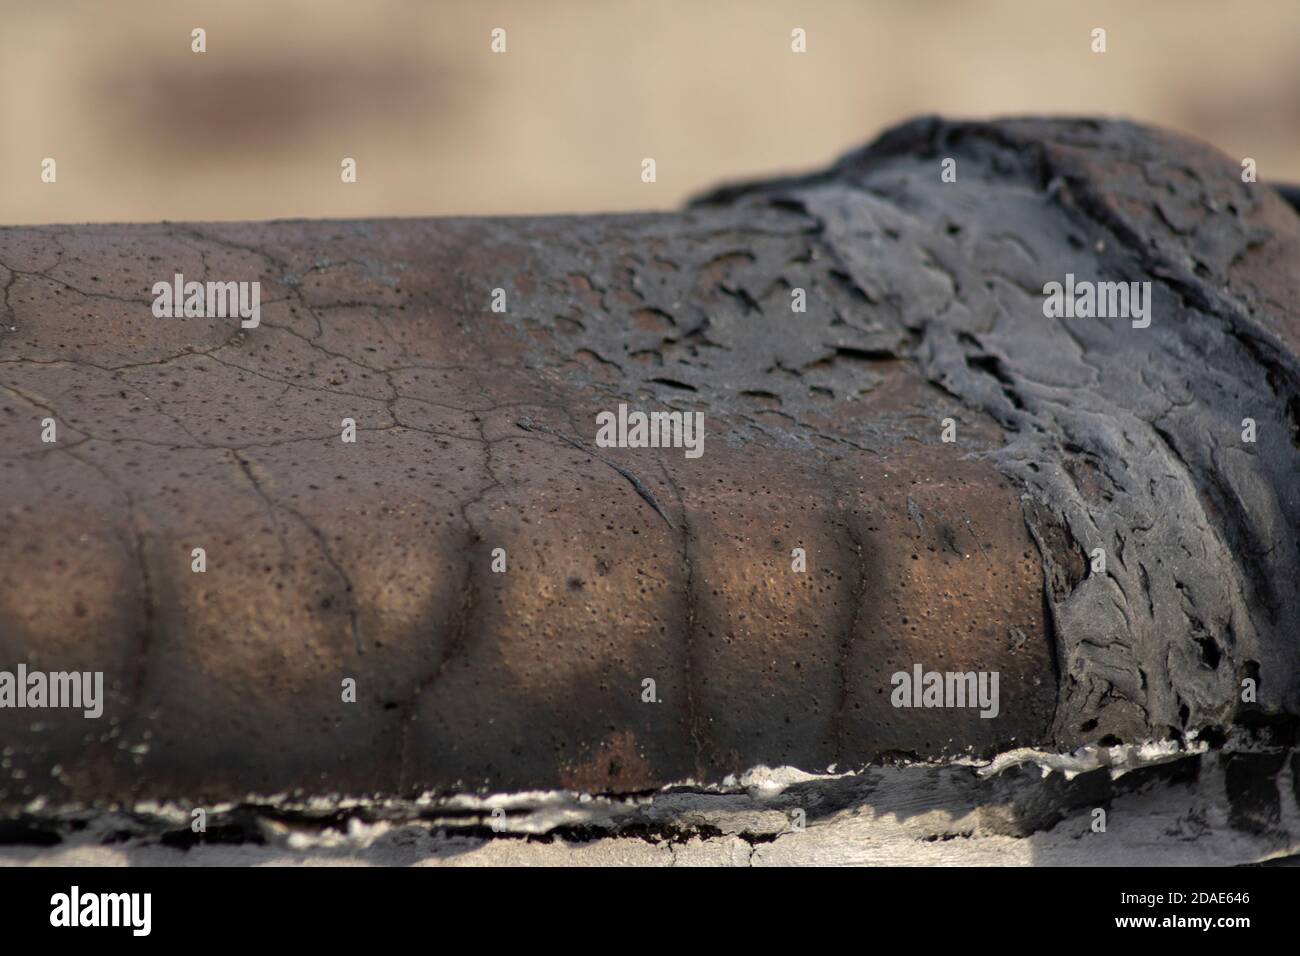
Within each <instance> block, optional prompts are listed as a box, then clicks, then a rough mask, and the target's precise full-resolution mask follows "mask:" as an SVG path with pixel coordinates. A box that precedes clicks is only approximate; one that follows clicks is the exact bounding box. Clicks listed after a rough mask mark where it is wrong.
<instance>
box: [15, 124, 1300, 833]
mask: <svg viewBox="0 0 1300 956" xmlns="http://www.w3.org/2000/svg"><path fill="white" fill-rule="evenodd" d="M946 158H952V159H955V160H956V164H955V169H956V172H957V177H956V181H955V182H944V181H943V179H942V177H941V172H942V163H943V160H944V159H946ZM1298 240H1300V219H1298V218H1297V216H1296V214H1295V213H1294V212H1293V211H1292V209H1291V208H1290V207H1289V206H1287V205H1286V203H1285V202H1283V201H1282V199H1281V198H1279V196H1278V195H1277V194H1276V193H1275V192H1274V191H1272V190H1271V189H1270V188H1269V187H1267V186H1265V185H1262V184H1246V183H1243V182H1242V181H1241V177H1240V169H1239V167H1238V166H1237V164H1236V163H1235V162H1234V161H1233V160H1230V159H1228V158H1226V157H1223V156H1221V155H1219V154H1217V153H1215V152H1213V151H1210V150H1208V149H1206V148H1204V147H1201V146H1199V145H1197V144H1194V143H1191V142H1188V141H1186V140H1183V139H1179V138H1176V137H1173V136H1170V135H1167V134H1163V133H1158V132H1153V131H1150V130H1146V129H1143V128H1140V127H1137V126H1132V125H1126V124H1121V123H1098V122H1085V121H1078V122H1057V121H1035V120H1027V121H1013V122H1005V123H996V124H978V123H946V122H942V121H938V120H921V121H917V122H913V123H910V124H908V125H905V126H903V127H900V128H898V129H896V130H893V131H892V132H890V133H888V134H886V135H885V136H884V137H882V138H881V139H880V140H878V141H877V142H876V143H874V144H873V145H871V146H869V147H867V148H865V149H863V150H861V151H859V152H856V153H854V154H852V155H849V156H847V157H846V158H844V159H843V160H842V161H840V162H839V163H837V164H836V165H835V166H833V167H832V168H831V169H829V170H828V171H826V172H824V173H821V174H818V175H815V176H809V177H806V178H799V179H788V180H781V181H776V182H768V183H760V184H754V185H746V186H738V187H731V188H727V189H723V190H719V191H718V192H716V193H714V194H712V195H710V196H708V197H705V198H704V199H702V200H701V201H700V202H698V203H697V204H695V205H694V206H692V207H691V208H689V209H687V210H685V211H683V212H680V213H675V214H656V215H621V216H607V217H606V216H599V217H580V218H564V217H556V218H541V219H447V220H392V221H388V220H385V221H349V222H329V221H322V222H275V223H241V224H220V225H215V224H161V225H148V226H84V227H82V226H69V227H42V228H10V229H4V230H0V282H2V283H3V288H4V304H3V313H2V316H3V321H2V325H3V329H2V330H0V488H3V493H2V498H0V574H2V575H3V586H0V667H3V668H5V669H8V670H13V668H14V667H15V666H17V664H19V663H23V664H25V665H26V667H28V668H29V669H32V670H43V671H64V670H68V671H80V672H84V671H103V672H104V675H105V677H104V679H105V691H104V700H103V714H102V716H101V717H99V718H97V719H88V718H86V717H84V716H83V715H82V713H81V711H74V710H70V709H45V710H40V711H37V710H27V709H15V708H6V709H0V743H2V744H3V764H2V765H0V804H3V805H5V806H8V807H11V808H16V807H19V806H24V805H30V802H31V801H33V800H34V799H36V798H45V800H46V801H47V802H48V803H49V804H51V805H59V804H77V803H80V804H100V803H105V802H109V801H130V800H136V801H138V800H146V799H150V800H158V799H175V800H188V801H195V802H197V801H215V800H233V801H238V800H241V799H243V798H245V797H246V796H247V795H249V794H259V793H260V794H268V793H286V792H290V793H296V794H303V795H308V796H310V795H313V794H321V795H326V794H328V795H338V794H354V795H368V796H374V795H381V796H394V797H405V798H410V797H413V796H416V795H418V794H420V793H423V792H426V791H434V792H437V793H443V794H445V793H449V792H454V791H494V792H496V791H507V790H520V789H549V788H563V789H572V790H580V791H592V792H603V793H627V792H633V791H644V790H649V789H653V788H657V787H661V786H663V785H666V784H670V783H673V782H680V781H685V780H694V781H697V782H700V783H704V782H716V781H720V780H722V779H723V778H724V777H725V776H726V775H728V774H736V773H740V772H743V771H745V770H747V769H748V768H751V767H753V766H755V765H759V764H766V765H769V766H782V765H789V766H794V767H798V768H802V769H804V770H810V771H822V770H825V769H826V768H828V767H832V766H834V767H836V768H838V769H840V770H844V769H852V768H860V767H863V766H865V765H867V764H869V763H880V762H888V761H890V760H894V759H897V758H903V757H906V758H939V759H943V758H952V757H957V756H963V755H965V756H977V757H984V758H987V757H991V756H993V755H994V754H996V753H999V752H1003V751H1007V750H1010V749H1013V748H1016V747H1024V746H1036V747H1039V748H1042V749H1045V750H1061V749H1071V748H1074V747H1077V746H1080V745H1083V744H1089V743H1102V744H1113V743H1120V742H1122V743H1126V744H1130V743H1140V742H1144V741H1152V740H1154V741H1163V740H1169V739H1183V738H1185V737H1186V736H1187V735H1188V734H1189V733H1191V732H1193V731H1195V732H1198V733H1200V734H1202V736H1203V737H1206V736H1208V737H1210V738H1213V739H1217V737H1216V736H1215V735H1222V734H1224V733H1226V732H1227V731H1228V730H1229V728H1230V727H1231V726H1232V725H1233V724H1234V723H1236V722H1240V721H1243V720H1251V719H1254V720H1256V721H1260V720H1275V719H1286V718H1287V715H1290V716H1294V715H1295V714H1296V713H1297V712H1298V711H1300V704H1298V703H1297V681H1298V675H1297V658H1298V657H1300V652H1298V651H1297V641H1298V640H1300V637H1298V634H1300V629H1298V625H1300V603H1298V602H1300V587H1298V586H1297V584H1298V583H1300V549H1298V547H1297V529H1300V481H1297V465H1300V397H1298V396H1300V363H1298V362H1297V358H1296V356H1297V353H1300V308H1298V307H1297V304H1296V303H1297V302H1300V269H1298V268H1297V253H1298V252H1300V242H1298ZM177 273H180V274H183V275H184V277H185V278H186V279H187V280H197V281H221V282H227V281H230V282H251V281H258V282H260V283H261V286H260V289H261V306H260V309H261V314H260V321H259V323H258V324H257V325H256V327H251V328H244V327H242V325H241V322H240V321H239V319H238V318H237V317H236V318H203V317H191V318H184V317H181V318H172V317H166V318H158V317H155V315H154V314H153V311H152V309H151V306H152V304H153V302H154V298H155V296H154V293H153V291H152V289H153V286H154V283H156V282H159V281H164V282H170V281H171V280H172V277H173V276H174V275H175V274H177ZM1067 275H1070V276H1073V277H1075V278H1077V279H1079V280H1089V281H1124V282H1150V295H1149V298H1148V300H1147V303H1146V305H1147V306H1149V325H1146V326H1142V325H1141V323H1140V322H1138V321H1136V320H1135V321H1130V320H1129V319H1128V318H1124V317H1120V318H1105V319H1101V318H1089V317H1082V318H1059V317H1048V316H1047V315H1045V314H1044V298H1045V297H1044V294H1043V288H1044V285H1045V284H1047V283H1050V282H1061V283H1064V282H1066V277H1067ZM497 289H500V290H503V292H504V296H502V295H500V294H494V290H497ZM799 290H802V293H803V297H804V301H805V302H806V310H805V311H802V312H799V311H795V310H794V309H793V308H792V305H793V303H794V302H795V301H796V299H797V298H798V292H799ZM494 298H495V299H496V301H498V302H504V304H505V311H504V312H496V311H493V309H492V304H493V301H494ZM620 404H626V405H627V406H628V407H629V408H630V409H634V410H635V409H640V410H643V411H654V410H660V411H667V410H679V411H682V412H686V413H695V412H702V413H703V416H704V418H703V421H704V442H703V454H702V455H701V456H700V457H698V458H693V457H688V456H687V455H686V454H684V453H683V450H682V449H681V448H604V447H600V448H598V447H597V446H596V442H595V437H596V432H597V424H596V416H597V415H598V414H599V413H600V412H602V411H612V412H616V411H617V409H618V406H619V405H620ZM1246 418H1250V419H1253V420H1254V422H1255V423H1256V427H1257V432H1258V439H1257V441H1255V442H1254V443H1249V442H1244V441H1243V439H1242V433H1243V424H1242V422H1243V419H1246ZM46 419H53V420H54V422H55V423H56V428H57V440H56V441H54V442H53V443H50V442H45V441H43V440H42V434H43V421H44V420H46ZM344 419H352V420H354V421H355V424H356V441H355V442H354V443H350V442H345V441H343V440H341V435H342V432H343V427H344V426H343V421H344ZM945 419H951V420H952V421H951V430H950V434H951V435H953V436H955V441H952V442H945V441H943V440H942V436H943V434H944V431H945V424H946V423H945ZM196 548H202V549H203V550H204V555H205V560H206V570H205V571H203V572H202V573H198V572H196V571H194V570H193V566H194V565H193V562H194V557H193V554H194V549H196ZM496 549H504V555H503V556H502V555H500V552H496ZM795 549H803V550H804V553H805V554H806V562H807V564H806V571H803V572H800V571H797V570H794V567H793V564H794V562H795V560H796V559H795V557H794V556H793V552H794V551H795ZM1095 549H1102V552H1103V555H1104V559H1105V570H1104V571H1100V570H1094V569H1093V566H1092V565H1093V562H1094V551H1095ZM494 552H495V558H501V559H503V560H504V563H505V570H504V571H503V572H499V571H495V570H494V569H493V564H494V559H495V558H494ZM498 566H499V563H498ZM917 665H920V666H921V667H922V668H923V669H924V670H926V671H940V672H968V671H973V672H981V673H996V674H997V675H998V676H999V685H998V687H999V690H998V707H997V713H996V716H981V713H980V711H979V710H978V709H976V708H972V707H964V708H962V707H933V708H927V707H911V708H907V707H895V706H893V703H892V698H893V692H894V690H895V684H894V681H893V680H892V676H893V675H894V674H895V673H897V672H905V673H907V674H909V675H910V674H911V673H913V669H914V667H916V666H917ZM647 679H650V680H653V681H654V685H653V694H652V695H650V696H651V697H653V698H657V702H647V691H646V689H645V688H646V685H645V683H644V682H645V681H646V680H647ZM1246 679H1250V680H1252V681H1254V682H1255V684H1256V685H1257V702H1255V703H1249V702H1245V703H1243V701H1242V682H1243V680H1246ZM347 680H352V681H355V688H356V700H355V702H347V701H345V700H344V699H343V698H344V690H343V687H344V682H345V681H347ZM1207 732H1208V734H1207ZM1276 769H1277V768H1274V770H1276Z"/></svg>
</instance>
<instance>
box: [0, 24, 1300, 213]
mask: <svg viewBox="0 0 1300 956" xmlns="http://www.w3.org/2000/svg"><path fill="white" fill-rule="evenodd" d="M498 26H500V27H504V28H505V29H506V30H507V37H508V52H507V53H505V54H504V55H493V54H492V53H491V52H490V51H489V33H490V31H491V29H492V28H493V27H498ZM1099 26H1100V27H1104V28H1105V29H1106V31H1107V41H1108V51H1107V52H1106V53H1105V54H1094V53H1092V52H1091V51H1090V32H1091V30H1092V29H1093V28H1094V27H1099ZM194 27H203V28H204V29H206V30H207V46H208V52H206V53H204V54H196V53H192V52H191V51H190V31H191V29H192V28H194ZM794 27H802V28H803V29H805V30H806V31H807V35H808V52H807V53H806V54H804V55H798V54H794V53H792V52H791V51H790V31H791V29H792V28H794ZM929 112H939V113H943V114H946V115H950V116H966V117H983V116H993V115H999V114H1015V113H1061V114H1105V115H1112V116H1114V115H1118V116H1126V117H1130V118H1135V119H1141V120H1144V121H1148V122H1153V123H1156V124H1160V125H1164V126H1169V127H1172V128H1175V129H1179V130H1182V131H1185V132H1188V133H1191V134H1193V135H1196V136H1199V137H1201V138H1203V139H1207V140H1209V141H1211V142H1213V143H1215V144H1216V145H1217V146H1219V147H1220V148H1221V149H1223V150H1224V151H1225V152H1227V153H1229V154H1230V155H1232V156H1234V157H1237V158H1238V159H1240V158H1241V157H1245V156H1251V157H1254V158H1255V159H1256V160H1257V161H1258V164H1259V175H1260V178H1261V179H1265V180H1268V179H1273V180H1287V179H1289V180H1292V181H1297V180H1300V2H1297V0H1140V2H1139V0H946V2H945V0H856V2H851V0H805V2H788V0H786V2H783V0H737V2H724V0H520V2H493V0H481V2H470V0H462V2H450V0H437V2H433V0H60V2H55V0H0V223H5V224H11V223H39V222H77V221H87V220H89V221H146V220H158V219H173V220H177V219H265V218H272V217H285V216H306V217H329V216H377V215H403V216H412V215H439V214H452V213H466V214H487V213H515V214H526V213H544V212H560V211H581V212H590V211H607V210H626V209H645V208H661V209H662V208H671V207H674V206H677V205H679V204H680V203H681V202H682V201H683V200H684V199H685V198H686V197H687V196H689V195H691V194H693V193H695V192H698V191H699V190H701V189H703V188H705V187H707V186H710V185H712V184H714V183H716V182H718V181H720V180H724V179H732V178H737V177H747V176H753V175H756V174H760V173H774V172H780V171H790V170H800V169H807V168H810V167H816V166H819V165H822V164H824V163H826V162H827V161H829V160H830V159H832V158H833V157H835V156H836V155H837V154H839V153H841V152H843V151H844V150H846V149H848V148H850V147H852V146H854V145H857V144H859V143H861V142H863V141H864V140H866V139H868V138H870V137H872V136H874V135H875V134H876V133H877V132H879V131H880V130H881V129H882V128H883V127H885V126H887V125H890V124H892V123H894V122H896V121H899V120H901V119H904V118H907V117H909V116H913V115H916V114H921V113H929ZM47 156H48V157H53V158H55V159H56V161H57V163H58V182H57V183H55V184H53V185H47V184H43V183H42V182H41V180H40V164H41V160H42V159H43V158H44V157H47ZM345 156H351V157H355V158H356V159H357V161H358V164H359V182H357V183H356V184H355V185H344V184H343V183H342V182H341V181H340V176H339V172H340V166H339V163H340V161H341V159H342V158H343V157H345ZM646 156H651V157H654V158H655V160H656V162H657V166H658V182H657V183H655V184H653V185H646V184H644V183H642V182H641V179H640V163H641V160H642V158H643V157H646Z"/></svg>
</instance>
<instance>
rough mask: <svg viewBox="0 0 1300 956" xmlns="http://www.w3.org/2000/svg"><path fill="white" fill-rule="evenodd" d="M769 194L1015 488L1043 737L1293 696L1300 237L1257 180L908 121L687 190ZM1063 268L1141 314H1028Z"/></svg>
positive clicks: (1181, 720) (1134, 726) (1297, 653)
mask: <svg viewBox="0 0 1300 956" xmlns="http://www.w3.org/2000/svg"><path fill="white" fill-rule="evenodd" d="M947 158H952V159H955V160H956V164H957V165H956V169H957V170H958V171H959V172H958V176H957V179H956V182H953V183H945V184H939V183H937V182H936V178H937V177H936V170H937V169H938V167H939V163H940V161H941V160H942V159H947ZM776 196H779V197H784V199H783V201H785V202H797V203H798V204H799V205H800V206H801V208H803V209H805V210H806V211H807V212H808V213H809V214H810V215H812V216H814V217H815V218H816V219H817V221H818V222H819V223H820V224H821V226H822V229H823V232H822V236H823V238H824V240H825V242H826V244H827V245H828V246H829V247H830V248H831V249H832V250H833V252H834V254H835V255H837V256H839V257H840V259H841V261H842V262H843V263H844V265H845V269H846V271H847V272H848V273H849V274H850V275H851V276H852V277H853V279H854V281H855V282H857V283H858V285H859V286H860V287H861V288H862V289H864V291H866V292H867V293H868V295H869V296H870V297H871V298H872V299H873V300H874V301H877V302H879V303H881V306H882V311H884V312H886V313H887V314H888V315H889V317H890V322H889V324H890V326H891V327H894V328H898V329H902V330H905V331H907V332H909V333H911V334H913V335H915V336H917V337H918V344H917V346H916V349H915V351H914V355H915V357H916V360H917V362H918V364H919V365H920V367H921V369H922V370H923V372H924V374H925V375H926V377H927V378H928V379H929V380H931V381H933V382H936V383H938V384H940V385H941V386H942V387H943V388H944V389H945V390H946V391H948V392H950V393H952V394H953V395H956V396H958V397H959V398H961V399H962V401H963V402H964V403H966V404H967V405H969V406H972V407H974V408H978V409H980V410H982V411H984V412H985V413H987V414H989V415H992V416H993V417H994V418H995V419H996V420H997V421H998V423H999V424H1000V425H1001V426H1002V428H1003V430H1004V432H1005V434H1006V446H1005V447H1004V448H1003V449H1000V450H999V451H998V452H997V453H996V454H994V455H992V456H989V457H988V460H991V461H994V462H995V463H996V464H997V467H998V469H999V470H1000V471H1002V472H1003V473H1004V474H1006V475H1009V476H1011V477H1012V478H1014V479H1015V482H1016V484H1017V486H1018V487H1022V488H1024V489H1025V490H1026V491H1027V492H1028V497H1027V507H1026V515H1027V517H1028V519H1029V521H1030V524H1031V526H1032V527H1033V528H1034V533H1035V538H1036V540H1037V541H1038V542H1039V546H1040V549H1041V551H1042V554H1043V558H1044V562H1045V565H1046V572H1047V576H1048V588H1047V593H1048V598H1049V601H1050V604H1051V609H1052V620H1053V624H1054V627H1055V632H1056V644H1057V651H1058V655H1059V660H1060V664H1061V670H1062V673H1063V678H1064V679H1063V681H1062V685H1061V698H1060V702H1061V706H1060V709H1059V710H1058V713H1057V715H1056V721H1055V723H1054V727H1053V737H1054V738H1055V740H1056V741H1057V742H1058V743H1060V744H1072V743H1076V742H1086V741H1090V740H1095V739H1098V738H1099V737H1100V738H1101V739H1105V738H1107V737H1110V738H1119V739H1124V740H1132V739H1134V738H1135V737H1140V736H1142V735H1147V736H1150V737H1158V736H1161V735H1164V734H1174V735H1181V734H1183V733H1184V732H1186V731H1188V730H1191V729H1199V728H1205V727H1207V726H1219V727H1222V726H1223V725H1225V724H1227V723H1229V722H1230V721H1231V720H1232V719H1233V715H1234V712H1235V710H1236V709H1237V705H1238V703H1239V702H1240V700H1241V691H1242V681H1243V680H1244V679H1246V678H1250V679H1252V680H1254V681H1255V682H1257V684H1258V692H1259V702H1260V703H1261V704H1263V705H1264V706H1265V708H1268V709H1272V710H1279V709H1287V710H1289V711H1290V712H1291V713H1293V714H1294V713H1295V712H1296V711H1297V707H1298V701H1297V677H1298V675H1297V670H1296V665H1297V659H1298V658H1300V630H1298V628H1297V625H1298V624H1300V603H1298V601H1300V593H1298V591H1297V588H1296V586H1295V585H1296V582H1297V581H1300V543H1298V541H1297V534H1296V529H1297V527H1300V480H1298V479H1300V473H1298V466H1300V454H1298V453H1297V452H1298V450H1300V364H1298V363H1297V360H1296V353H1297V350H1298V349H1300V314H1298V313H1297V311H1296V307H1295V302H1296V297H1297V293H1298V292H1300V268H1297V266H1298V263H1297V259H1296V253H1297V251H1300V243H1297V220H1296V217H1295V215H1294V214H1293V212H1292V211H1291V210H1290V209H1288V208H1287V207H1286V205H1285V204H1284V203H1283V202H1282V201H1280V200H1279V198H1278V196H1277V195H1275V194H1274V192H1273V191H1272V190H1271V189H1269V188H1267V187H1264V186H1259V185H1255V184H1246V183H1243V182H1242V180H1241V176H1240V168H1239V167H1238V166H1237V165H1236V164H1235V163H1234V162H1232V161H1231V160H1228V159H1226V158H1225V157H1222V156H1220V155H1218V154H1216V153H1214V152H1212V151H1210V150H1208V149H1206V148H1204V147H1201V146H1199V145H1197V144H1194V143H1190V142H1188V141H1186V140H1182V139H1177V138H1175V137H1172V136H1169V135H1166V134H1162V133H1157V132H1152V131H1149V130H1145V129H1142V128H1140V127H1136V126H1131V125H1127V124H1119V123H1096V122H1086V121H1085V122H1049V121H1023V122H1008V123H1001V124H997V125H996V126H989V125H980V124H962V123H945V122H942V121H937V120H924V121H918V122H915V123H912V124H909V125H907V126H904V127H901V128H899V129H897V130H894V131H893V132H891V133H890V134H888V135H886V136H885V137H884V138H883V139H882V140H880V141H879V142H877V143H876V144H874V145H872V146H871V147H868V148H867V149H865V150H863V151H861V152H859V153H856V154H853V155H850V156H848V157H846V158H845V159H844V160H842V161H841V162H840V163H839V164H837V166H836V167H835V168H834V170H833V171H832V172H831V173H830V174H829V175H825V176H821V177H812V178H809V179H806V180H802V181H787V182H785V183H782V184H778V185H776V186H774V187H757V188H754V189H744V188H738V189H731V190H728V191H727V192H726V193H725V194H720V195H718V196H716V197H713V198H712V199H711V200H708V201H715V202H724V203H725V204H727V205H731V206H734V205H735V204H736V203H737V202H741V203H743V202H746V201H748V202H756V203H758V204H760V205H761V204H766V203H769V202H771V201H772V197H776ZM1067 273H1072V274H1074V275H1075V276H1076V277H1077V278H1079V279H1087V280H1092V281H1097V280H1101V281H1115V280H1120V281H1150V282H1151V284H1152V301H1151V324H1150V326H1149V327H1147V328H1140V327H1137V326H1136V325H1135V324H1134V323H1132V322H1130V321H1128V320H1127V319H1125V318H1122V317H1121V318H1110V319H1097V318H1048V317H1046V316H1045V313H1044V310H1043V307H1042V306H1043V301H1044V295H1043V292H1044V284H1045V283H1046V282H1050V281H1056V282H1061V283H1063V282H1064V281H1065V277H1066V274H1067ZM1139 324H1140V323H1139ZM1245 419H1251V420H1253V421H1254V422H1255V425H1256V428H1257V440H1256V441H1255V442H1254V443H1248V442H1246V441H1243V426H1245V425H1246V422H1245V421H1244V420H1245ZM1095 548H1102V549H1104V551H1105V554H1106V556H1107V558H1108V560H1107V564H1106V571H1105V573H1104V574H1090V573H1088V571H1087V569H1086V568H1085V567H1084V565H1083V560H1082V559H1083V557H1084V556H1086V555H1087V554H1090V553H1091V552H1092V551H1093V549H1095Z"/></svg>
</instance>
